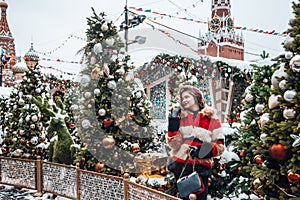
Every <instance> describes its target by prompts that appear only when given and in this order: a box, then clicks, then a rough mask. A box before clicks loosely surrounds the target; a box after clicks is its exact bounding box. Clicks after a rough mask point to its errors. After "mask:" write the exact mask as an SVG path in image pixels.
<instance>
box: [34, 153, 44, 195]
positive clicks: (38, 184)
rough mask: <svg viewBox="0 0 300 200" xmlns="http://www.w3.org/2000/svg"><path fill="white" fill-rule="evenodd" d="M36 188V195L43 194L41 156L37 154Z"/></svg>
mask: <svg viewBox="0 0 300 200" xmlns="http://www.w3.org/2000/svg"><path fill="white" fill-rule="evenodd" d="M36 190H37V192H36V193H35V194H34V196H35V197H41V196H43V186H42V161H41V156H37V160H36Z"/></svg>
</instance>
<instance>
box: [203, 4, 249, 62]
mask: <svg viewBox="0 0 300 200" xmlns="http://www.w3.org/2000/svg"><path fill="white" fill-rule="evenodd" d="M230 9H231V4H230V0H212V6H211V20H210V22H209V23H208V33H206V34H205V35H201V34H199V41H198V54H199V55H208V56H213V57H222V58H229V59H236V60H244V39H243V36H242V35H238V34H237V33H235V31H234V30H233V29H232V26H233V23H234V21H233V19H232V16H231V11H230Z"/></svg>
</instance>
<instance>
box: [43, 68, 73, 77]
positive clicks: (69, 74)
mask: <svg viewBox="0 0 300 200" xmlns="http://www.w3.org/2000/svg"><path fill="white" fill-rule="evenodd" d="M39 67H40V68H44V69H51V70H55V71H58V72H60V73H61V74H64V75H68V76H75V75H77V74H74V73H70V72H65V71H62V70H59V69H56V68H54V67H53V66H49V67H45V66H42V65H39Z"/></svg>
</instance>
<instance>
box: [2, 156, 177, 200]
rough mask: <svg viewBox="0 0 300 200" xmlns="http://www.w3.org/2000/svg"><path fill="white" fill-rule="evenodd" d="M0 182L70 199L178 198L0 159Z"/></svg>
mask: <svg viewBox="0 0 300 200" xmlns="http://www.w3.org/2000/svg"><path fill="white" fill-rule="evenodd" d="M0 183H2V184H6V185H13V186H17V187H22V188H28V189H33V190H37V193H36V195H38V196H39V195H40V196H41V195H42V194H43V193H45V192H48V193H52V194H56V195H58V196H62V197H65V198H69V199H74V200H80V199H84V200H103V199H110V200H120V199H124V200H141V199H142V200H176V199H178V198H176V197H173V196H170V195H167V194H165V193H162V192H159V191H156V190H153V189H151V188H148V187H145V186H143V185H139V184H137V183H133V182H131V181H129V179H126V178H121V177H115V176H109V175H105V174H100V173H96V172H91V171H86V170H81V169H79V168H78V167H73V166H69V165H62V164H57V163H50V162H44V161H42V160H40V159H38V160H28V159H16V158H6V157H0Z"/></svg>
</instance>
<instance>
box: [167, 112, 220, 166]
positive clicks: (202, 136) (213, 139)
mask: <svg viewBox="0 0 300 200" xmlns="http://www.w3.org/2000/svg"><path fill="white" fill-rule="evenodd" d="M184 112H185V114H184V116H181V119H180V126H179V129H178V130H175V131H170V130H169V131H168V135H167V144H168V146H169V147H170V148H171V152H170V159H171V160H172V161H174V162H178V163H184V162H185V159H186V158H187V156H188V155H189V150H190V147H189V146H198V147H199V148H200V152H201V153H200V154H201V155H203V156H202V157H201V158H199V157H198V158H195V159H194V160H192V159H191V157H190V158H189V159H188V163H195V165H201V166H205V167H209V168H211V167H212V161H213V160H212V159H213V158H214V157H217V156H219V155H221V154H222V153H223V151H224V135H223V133H222V128H221V123H220V121H219V119H218V118H215V117H211V116H207V114H206V112H205V109H203V110H202V111H201V112H198V113H196V114H193V113H192V112H187V111H184ZM169 123H170V122H169ZM200 154H199V155H200Z"/></svg>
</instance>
